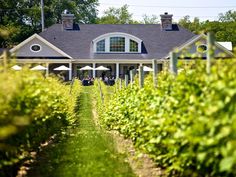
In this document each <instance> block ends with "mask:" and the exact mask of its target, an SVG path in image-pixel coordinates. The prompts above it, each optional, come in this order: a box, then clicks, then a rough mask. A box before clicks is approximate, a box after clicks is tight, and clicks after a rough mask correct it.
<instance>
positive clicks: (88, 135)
mask: <svg viewBox="0 0 236 177" xmlns="http://www.w3.org/2000/svg"><path fill="white" fill-rule="evenodd" d="M92 94H93V87H83V93H82V95H81V97H80V99H79V105H78V108H79V109H78V123H77V126H75V127H74V128H73V129H68V130H67V131H66V132H65V133H64V135H63V134H62V135H61V137H60V138H59V139H58V140H57V142H56V143H53V144H52V145H49V147H47V148H46V149H45V150H44V151H43V152H42V153H40V155H39V158H38V161H37V162H36V164H35V165H34V167H33V168H32V169H31V171H30V172H29V174H28V176H30V177H39V176H42V177H54V176H55V177H77V176H78V177H113V176H114V177H133V176H135V175H134V174H133V172H132V170H131V168H130V167H129V164H128V163H126V162H125V157H124V156H123V155H121V154H118V153H117V152H116V149H115V145H114V143H113V140H112V138H111V137H110V136H109V135H107V134H106V133H105V132H104V131H103V130H101V129H100V128H98V127H96V125H95V124H94V121H93V115H92V109H93V108H92Z"/></svg>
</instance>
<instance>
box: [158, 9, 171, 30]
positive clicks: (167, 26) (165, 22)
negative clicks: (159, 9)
mask: <svg viewBox="0 0 236 177" xmlns="http://www.w3.org/2000/svg"><path fill="white" fill-rule="evenodd" d="M160 16H161V28H162V30H166V31H168V30H172V17H173V15H172V14H168V12H165V14H163V15H160Z"/></svg>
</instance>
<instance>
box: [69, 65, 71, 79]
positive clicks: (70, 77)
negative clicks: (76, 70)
mask: <svg viewBox="0 0 236 177" xmlns="http://www.w3.org/2000/svg"><path fill="white" fill-rule="evenodd" d="M69 68H70V70H69V80H70V81H71V79H72V63H69Z"/></svg>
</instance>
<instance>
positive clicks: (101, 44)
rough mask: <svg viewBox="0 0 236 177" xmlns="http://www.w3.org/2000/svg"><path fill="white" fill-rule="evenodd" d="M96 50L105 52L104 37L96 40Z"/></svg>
mask: <svg viewBox="0 0 236 177" xmlns="http://www.w3.org/2000/svg"><path fill="white" fill-rule="evenodd" d="M97 52H105V39H103V40H101V41H98V42H97Z"/></svg>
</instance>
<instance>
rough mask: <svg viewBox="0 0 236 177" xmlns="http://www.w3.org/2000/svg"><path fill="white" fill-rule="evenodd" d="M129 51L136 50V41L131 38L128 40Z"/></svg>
mask: <svg viewBox="0 0 236 177" xmlns="http://www.w3.org/2000/svg"><path fill="white" fill-rule="evenodd" d="M129 51H130V52H138V43H137V42H136V41H134V40H132V39H130V41H129Z"/></svg>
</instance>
